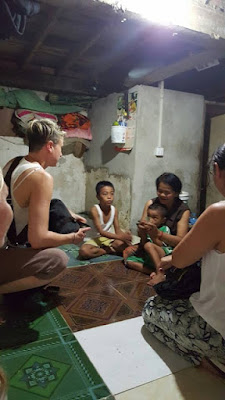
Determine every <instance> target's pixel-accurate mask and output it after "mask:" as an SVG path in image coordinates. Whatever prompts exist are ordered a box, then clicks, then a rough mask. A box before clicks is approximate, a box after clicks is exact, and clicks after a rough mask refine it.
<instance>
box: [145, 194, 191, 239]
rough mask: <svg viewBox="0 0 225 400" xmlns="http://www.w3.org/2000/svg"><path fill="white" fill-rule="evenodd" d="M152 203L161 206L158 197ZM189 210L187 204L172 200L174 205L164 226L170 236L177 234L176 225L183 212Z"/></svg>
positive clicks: (176, 199)
mask: <svg viewBox="0 0 225 400" xmlns="http://www.w3.org/2000/svg"><path fill="white" fill-rule="evenodd" d="M152 203H153V204H154V203H156V204H161V203H160V201H159V198H158V197H155V198H154V199H152ZM187 210H190V209H189V207H188V206H187V204H185V203H184V202H183V201H182V200H180V199H179V198H178V197H176V198H175V200H174V205H173V207H172V208H171V210H170V211H169V214H168V217H167V220H166V223H165V225H167V226H168V227H169V228H170V232H171V235H175V236H176V234H177V223H178V222H179V221H180V219H181V217H182V215H183V213H184V211H187Z"/></svg>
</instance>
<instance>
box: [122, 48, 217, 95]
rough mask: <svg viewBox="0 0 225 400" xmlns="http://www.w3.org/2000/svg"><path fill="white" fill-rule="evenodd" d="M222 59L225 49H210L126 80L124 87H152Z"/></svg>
mask: <svg viewBox="0 0 225 400" xmlns="http://www.w3.org/2000/svg"><path fill="white" fill-rule="evenodd" d="M224 57H225V49H223V50H221V49H214V50H212V49H211V50H208V51H207V50H204V51H202V52H200V53H197V54H191V55H189V56H188V57H185V58H183V59H182V60H179V61H177V62H175V63H174V64H170V65H167V66H164V67H161V68H157V69H155V70H154V71H152V72H151V73H150V74H148V75H146V76H143V77H142V78H139V79H130V78H127V79H126V80H125V83H124V85H125V86H126V87H129V88H130V87H132V86H135V85H152V84H153V83H156V82H159V81H163V80H165V79H167V78H170V77H172V76H175V75H178V74H181V73H183V72H186V71H190V70H192V69H194V68H195V67H196V66H198V65H204V64H206V63H208V62H210V61H213V60H214V59H217V58H224Z"/></svg>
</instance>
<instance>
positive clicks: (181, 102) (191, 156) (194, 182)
mask: <svg viewBox="0 0 225 400" xmlns="http://www.w3.org/2000/svg"><path fill="white" fill-rule="evenodd" d="M131 90H137V91H138V108H137V129H136V138H135V146H134V148H133V150H132V151H131V153H130V154H124V153H117V152H116V151H115V150H114V146H113V145H112V144H111V142H110V129H111V125H112V122H113V121H114V120H115V117H116V105H117V97H118V94H113V95H110V96H108V97H107V98H106V99H101V100H98V101H96V102H95V103H94V105H93V108H92V111H91V114H90V118H91V122H92V129H93V137H94V141H93V144H92V146H91V148H90V150H89V152H88V153H87V154H86V156H85V164H86V166H87V168H88V170H89V173H90V174H91V179H89V181H88V185H87V191H86V199H87V198H90V196H91V194H90V193H93V191H94V186H95V184H96V182H97V181H98V180H99V177H100V176H103V175H104V174H107V175H109V176H110V175H119V176H120V181H121V186H119V191H120V190H121V192H120V193H118V190H117V188H116V193H117V195H118V196H119V198H120V199H121V201H120V204H121V213H122V214H123V215H126V212H125V210H126V207H127V206H128V205H129V204H131V214H130V215H131V228H132V229H133V231H134V232H135V230H136V221H137V220H138V219H139V218H140V216H141V213H142V209H143V206H144V204H145V202H146V201H147V200H148V199H150V198H152V197H154V196H155V179H156V177H157V176H158V175H160V174H161V173H163V172H165V171H170V172H173V173H175V174H177V175H178V176H179V177H180V179H181V180H182V182H183V190H185V191H188V192H189V193H190V201H189V204H190V206H191V208H192V210H193V211H195V210H196V208H197V202H198V197H199V171H200V158H201V152H202V141H203V115H204V99H203V97H202V96H198V95H192V94H187V93H181V92H175V91H170V90H165V100H164V115H163V126H162V128H163V129H162V146H163V147H164V151H165V153H164V157H163V158H156V157H155V155H154V149H155V148H156V147H157V144H158V127H159V89H158V88H154V87H148V86H137V87H136V88H133V89H131ZM101 168H104V171H105V172H103V173H102V175H101V174H100V169H101ZM105 168H106V170H105ZM128 179H130V180H131V188H130V191H129V190H127V191H125V190H123V189H122V187H123V182H127V181H128ZM124 184H125V183H124ZM125 187H128V185H126V186H125ZM127 208H128V207H127ZM120 218H121V216H120ZM128 222H129V221H127V223H128ZM122 223H123V225H126V221H123V220H122Z"/></svg>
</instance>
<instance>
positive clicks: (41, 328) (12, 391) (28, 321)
mask: <svg viewBox="0 0 225 400" xmlns="http://www.w3.org/2000/svg"><path fill="white" fill-rule="evenodd" d="M32 301H33V302H34V303H35V301H36V303H39V304H38V305H39V306H40V307H39V308H38V307H37V309H38V311H37V310H35V313H34V314H35V315H34V316H32ZM17 303H18V302H17ZM36 305H37V304H36ZM10 307H12V304H11V306H10ZM46 307H47V305H46V303H45V302H44V300H43V299H42V296H41V294H40V292H38V291H36V292H34V295H33V296H31V301H30V302H29V301H28V298H27V300H26V304H25V305H24V308H23V307H22V308H21V307H17V309H16V311H15V314H14V316H13V312H12V313H11V314H10V312H9V313H8V314H7V312H6V314H5V316H6V321H5V323H3V324H2V325H1V326H0V335H1V336H2V337H1V338H3V336H4V338H5V340H3V342H2V341H1V340H0V346H1V349H2V350H1V351H0V357H1V365H2V366H3V368H4V370H5V372H6V375H7V378H8V385H9V390H8V400H81V399H82V400H95V399H103V398H104V399H105V398H107V399H113V396H111V394H110V392H109V390H108V388H107V387H106V385H105V384H104V382H103V381H102V379H101V377H100V376H99V375H98V373H97V371H96V370H95V368H94V366H93V365H92V364H91V362H90V361H89V359H88V357H87V356H86V354H85V352H84V351H83V349H82V347H81V346H80V344H79V343H78V341H77V340H76V338H75V337H74V335H73V333H72V332H71V330H70V328H69V327H68V325H67V324H66V322H65V321H64V319H63V318H62V316H61V314H60V313H59V312H58V310H57V309H52V310H50V311H47V312H46V313H44V312H45V311H46V309H47V308H46ZM41 310H42V312H41ZM9 314H10V315H11V318H9V317H8V315H9ZM1 328H2V329H3V330H1ZM10 331H11V334H9V332H10ZM7 332H8V334H7ZM34 333H35V334H34ZM12 338H13V340H12ZM10 342H11V346H10ZM10 347H11V348H10Z"/></svg>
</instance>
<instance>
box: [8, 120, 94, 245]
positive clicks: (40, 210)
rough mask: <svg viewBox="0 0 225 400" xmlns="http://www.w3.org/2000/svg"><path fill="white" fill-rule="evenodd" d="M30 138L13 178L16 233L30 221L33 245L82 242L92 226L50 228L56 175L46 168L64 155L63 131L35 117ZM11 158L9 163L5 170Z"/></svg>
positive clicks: (28, 135)
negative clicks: (67, 229)
mask: <svg viewBox="0 0 225 400" xmlns="http://www.w3.org/2000/svg"><path fill="white" fill-rule="evenodd" d="M27 138H28V143H29V153H28V155H27V156H25V157H24V158H23V159H22V160H21V161H20V163H19V165H18V166H17V167H16V169H15V170H14V172H13V174H12V182H11V195H12V202H13V207H14V208H15V209H14V212H15V217H14V218H15V225H16V231H17V234H19V233H20V232H21V230H22V229H23V228H24V226H25V225H28V242H29V243H30V245H31V247H32V248H33V249H41V248H50V247H58V246H60V245H63V244H76V243H79V242H81V241H82V240H83V239H84V237H85V235H86V232H87V231H88V230H89V229H90V228H81V229H79V230H78V232H72V233H68V234H59V233H56V232H52V231H49V229H48V222H49V208H50V201H51V199H52V192H53V178H52V176H51V175H50V174H49V173H47V172H46V168H47V167H54V166H56V164H57V162H58V161H59V159H60V157H61V156H62V146H63V139H64V132H63V131H61V129H60V128H59V127H58V125H57V124H56V123H55V122H53V121H51V120H48V119H41V120H33V121H31V122H30V123H29V126H28V129H27ZM12 161H13V160H12ZM12 161H11V162H9V163H8V164H7V166H6V168H5V171H4V172H6V170H7V168H9V167H10V165H11V163H12ZM72 216H73V217H74V218H75V219H76V220H77V221H80V222H83V223H86V220H85V218H83V217H81V216H79V215H76V214H72Z"/></svg>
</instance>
